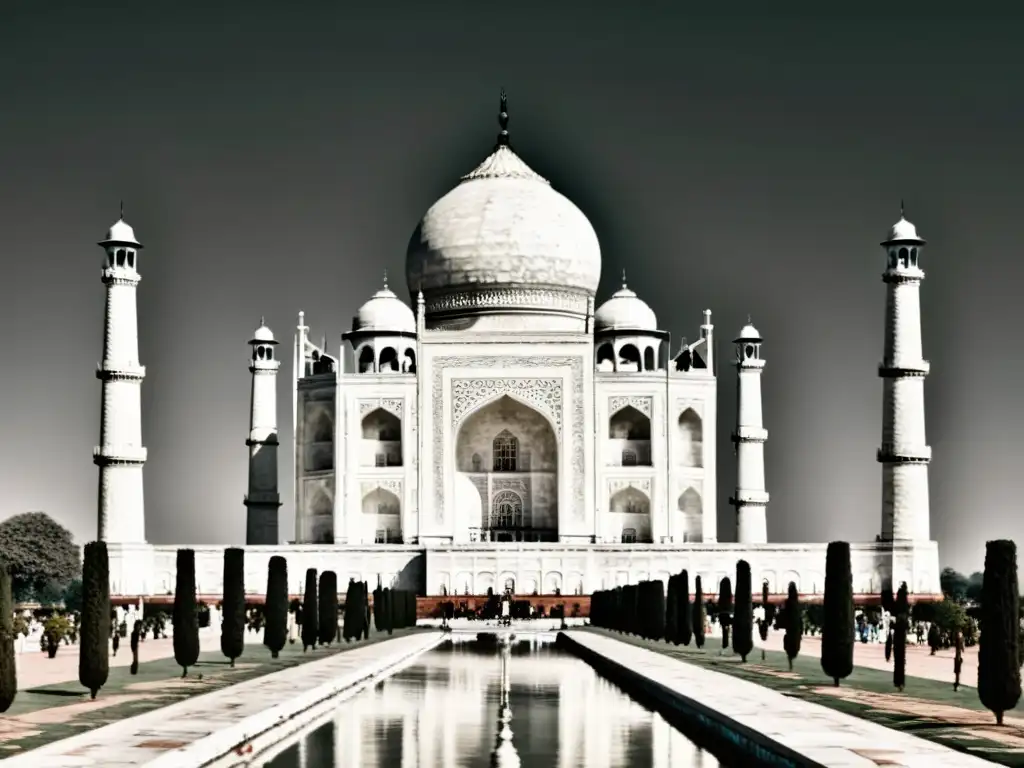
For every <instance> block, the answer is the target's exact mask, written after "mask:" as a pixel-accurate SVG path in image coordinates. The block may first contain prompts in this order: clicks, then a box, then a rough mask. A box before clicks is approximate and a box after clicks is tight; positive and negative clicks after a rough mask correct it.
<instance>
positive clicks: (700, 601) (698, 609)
mask: <svg viewBox="0 0 1024 768" xmlns="http://www.w3.org/2000/svg"><path fill="white" fill-rule="evenodd" d="M693 589H694V595H693V643H694V645H696V646H697V647H698V648H703V647H704V593H703V592H702V591H701V586H700V576H697V577H695V578H694V587H693Z"/></svg>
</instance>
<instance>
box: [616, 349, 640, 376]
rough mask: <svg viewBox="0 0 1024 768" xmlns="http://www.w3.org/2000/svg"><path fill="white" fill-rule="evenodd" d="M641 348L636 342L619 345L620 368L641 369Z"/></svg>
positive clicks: (628, 369)
mask: <svg viewBox="0 0 1024 768" xmlns="http://www.w3.org/2000/svg"><path fill="white" fill-rule="evenodd" d="M641 362H642V361H641V359H640V350H639V349H638V348H637V346H636V344H623V345H622V346H621V347H619V368H618V369H619V370H620V371H639V370H640V369H641Z"/></svg>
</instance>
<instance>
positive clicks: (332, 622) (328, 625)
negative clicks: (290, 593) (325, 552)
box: [317, 571, 338, 645]
mask: <svg viewBox="0 0 1024 768" xmlns="http://www.w3.org/2000/svg"><path fill="white" fill-rule="evenodd" d="M317 600H318V605H317V609H318V612H319V614H320V615H319V617H318V620H317V624H318V625H319V630H320V637H319V640H320V645H330V644H331V643H333V642H334V638H335V637H336V636H337V634H338V574H336V573H335V572H334V571H324V572H323V573H321V574H320V587H319V589H318V591H317Z"/></svg>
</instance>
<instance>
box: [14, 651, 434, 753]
mask: <svg viewBox="0 0 1024 768" xmlns="http://www.w3.org/2000/svg"><path fill="white" fill-rule="evenodd" d="M443 638H444V636H443V635H442V634H441V633H440V632H422V633H415V634H412V635H407V636H405V637H398V638H395V639H393V640H385V641H382V642H379V643H374V644H373V645H369V646H366V647H363V648H354V649H352V650H350V651H345V652H343V653H339V654H336V655H334V656H330V657H328V658H326V659H319V660H317V661H311V662H309V663H307V664H302V665H299V666H297V667H290V668H288V669H283V670H281V671H279V672H274V673H272V674H269V675H264V676H263V677H258V678H256V679H254V680H247V681H245V682H241V683H237V684H236V685H232V686H228V687H227V688H222V689H220V690H217V691H212V692H210V693H207V694H202V695H200V696H195V697H192V698H189V699H185V700H184V701H179V702H175V703H174V704H171V705H169V706H167V707H163V708H161V709H157V710H153V711H152V712H147V713H145V714H142V715H138V716H136V717H132V718H129V719H127V720H122V721H120V722H118V723H111V724H110V725H106V726H102V727H100V728H96V729H94V730H91V731H87V732H85V733H82V734H79V735H77V736H72V737H71V738H68V739H64V740H62V741H58V742H54V743H53V744H49V745H47V746H45V747H40V748H39V749H34V750H32V751H30V752H25V753H24V754H21V755H16V756H14V757H11V758H8V759H6V760H0V766H3V767H4V768H40V766H45V767H46V768H101V767H102V768H122V767H123V766H142V765H151V766H154V768H156V767H157V766H160V767H161V768H171V767H172V766H173V767H175V768H178V767H180V768H186V767H188V768H193V767H194V766H196V765H205V764H206V763H208V762H211V761H213V760H215V759H218V758H220V757H221V756H223V755H225V754H228V753H230V752H231V751H233V750H234V749H235V748H236V747H238V746H239V745H242V744H245V743H246V742H248V741H250V740H253V739H255V738H256V737H258V736H259V735H260V734H263V733H265V732H266V731H268V730H269V729H271V728H273V727H275V726H277V725H281V724H284V723H285V722H287V721H290V720H291V719H292V718H294V719H295V720H296V721H303V722H304V718H303V717H296V716H297V715H300V714H301V713H303V712H307V711H309V710H312V709H313V708H314V707H317V706H318V705H320V706H322V705H323V704H324V703H325V702H326V701H327V700H328V699H331V698H333V697H335V696H337V695H338V694H340V693H342V692H343V691H345V690H346V689H350V688H352V687H353V686H356V685H359V684H360V683H363V682H366V681H367V680H369V679H371V678H373V677H375V676H377V675H378V674H380V673H381V672H382V671H384V670H387V669H390V668H392V667H396V666H401V665H402V664H404V663H405V662H407V661H409V660H411V659H413V658H415V657H416V656H418V655H419V654H420V653H422V652H423V651H427V650H430V649H431V648H433V647H434V646H436V645H437V644H438V643H439V642H441V640H443ZM100 696H101V698H102V694H101V695H100Z"/></svg>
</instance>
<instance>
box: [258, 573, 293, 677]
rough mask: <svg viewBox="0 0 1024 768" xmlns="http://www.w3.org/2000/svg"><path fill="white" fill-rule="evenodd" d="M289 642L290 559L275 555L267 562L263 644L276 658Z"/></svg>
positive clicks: (272, 656)
mask: <svg viewBox="0 0 1024 768" xmlns="http://www.w3.org/2000/svg"><path fill="white" fill-rule="evenodd" d="M287 642H288V561H287V560H285V559H284V558H283V557H281V556H280V555H274V556H273V557H272V558H270V562H269V563H267V597H266V603H265V605H264V610H263V644H264V645H265V646H266V647H267V649H268V650H269V651H270V656H271V658H274V659H276V658H277V656H278V654H279V653H280V652H281V649H282V648H284V645H285V643H287Z"/></svg>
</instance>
